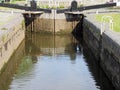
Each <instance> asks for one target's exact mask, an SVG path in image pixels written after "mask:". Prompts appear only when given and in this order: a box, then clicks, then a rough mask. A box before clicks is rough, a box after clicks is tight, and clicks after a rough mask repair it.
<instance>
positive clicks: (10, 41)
mask: <svg viewBox="0 0 120 90" xmlns="http://www.w3.org/2000/svg"><path fill="white" fill-rule="evenodd" d="M23 20H24V19H23V17H22V16H20V17H19V18H16V19H15V20H13V21H11V22H10V23H9V24H6V25H5V26H4V27H6V28H7V30H6V32H5V33H3V34H2V36H1V37H0V70H1V68H2V67H3V66H4V64H6V63H7V62H8V60H9V59H10V57H11V55H12V54H13V53H14V51H15V50H16V49H17V47H18V46H19V45H20V43H21V42H22V40H23V39H24V37H25V33H24V32H25V27H24V25H23V24H22V23H23ZM11 23H12V24H11Z"/></svg>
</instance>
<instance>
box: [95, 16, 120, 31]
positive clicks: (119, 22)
mask: <svg viewBox="0 0 120 90" xmlns="http://www.w3.org/2000/svg"><path fill="white" fill-rule="evenodd" d="M103 16H111V17H112V18H113V30H114V31H116V32H120V14H98V15H96V20H97V21H100V22H102V21H101V19H102V17H103ZM105 22H106V23H107V22H108V20H107V19H106V20H105Z"/></svg>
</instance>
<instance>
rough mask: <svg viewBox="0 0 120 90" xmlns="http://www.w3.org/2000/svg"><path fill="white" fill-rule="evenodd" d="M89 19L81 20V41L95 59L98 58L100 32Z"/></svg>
mask: <svg viewBox="0 0 120 90" xmlns="http://www.w3.org/2000/svg"><path fill="white" fill-rule="evenodd" d="M94 24H95V23H92V22H91V21H90V20H89V19H84V20H83V39H84V42H85V43H86V44H88V46H89V48H91V49H92V52H93V53H94V55H95V57H96V58H99V56H100V49H99V48H100V39H101V35H100V30H99V28H98V27H97V26H95V25H94Z"/></svg>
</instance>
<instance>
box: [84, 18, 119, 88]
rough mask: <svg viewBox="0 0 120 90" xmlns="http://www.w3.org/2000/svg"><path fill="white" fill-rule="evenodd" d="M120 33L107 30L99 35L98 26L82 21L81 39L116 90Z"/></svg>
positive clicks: (117, 85)
mask: <svg viewBox="0 0 120 90" xmlns="http://www.w3.org/2000/svg"><path fill="white" fill-rule="evenodd" d="M119 37H120V33H116V32H113V31H111V30H109V29H107V30H106V31H105V32H103V34H102V35H101V34H100V24H99V25H98V24H97V23H96V22H94V20H92V21H91V19H89V18H84V20H83V39H84V41H85V43H86V44H87V45H88V46H89V48H90V49H91V51H92V53H93V54H94V55H95V57H96V58H97V59H98V60H99V62H100V66H101V67H102V68H103V70H104V72H105V73H106V75H107V76H108V78H109V79H110V80H111V82H112V83H113V85H114V86H115V87H116V89H117V90H119V89H120V39H119Z"/></svg>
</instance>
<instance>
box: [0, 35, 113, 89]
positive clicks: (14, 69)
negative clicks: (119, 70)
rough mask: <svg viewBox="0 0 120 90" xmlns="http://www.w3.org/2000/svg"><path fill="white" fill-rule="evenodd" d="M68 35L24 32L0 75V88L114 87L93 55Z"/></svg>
mask: <svg viewBox="0 0 120 90" xmlns="http://www.w3.org/2000/svg"><path fill="white" fill-rule="evenodd" d="M80 43H81V42H78V41H76V40H75V39H74V38H73V37H72V36H71V35H56V36H53V35H50V34H40V33H39V34H27V35H26V38H25V40H24V41H23V42H22V43H21V45H20V46H19V48H18V49H17V51H16V52H15V53H14V54H13V56H12V57H11V59H10V60H9V62H8V63H7V64H6V66H5V67H4V69H3V70H2V73H1V75H0V90H114V87H113V85H112V84H111V82H110V81H109V80H108V78H107V77H106V75H105V74H104V72H103V71H102V70H101V68H100V67H99V64H98V63H97V60H95V58H94V55H92V53H91V52H90V50H89V49H88V48H87V46H86V45H84V47H83V46H82V44H80Z"/></svg>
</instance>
